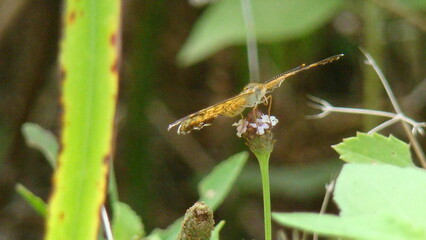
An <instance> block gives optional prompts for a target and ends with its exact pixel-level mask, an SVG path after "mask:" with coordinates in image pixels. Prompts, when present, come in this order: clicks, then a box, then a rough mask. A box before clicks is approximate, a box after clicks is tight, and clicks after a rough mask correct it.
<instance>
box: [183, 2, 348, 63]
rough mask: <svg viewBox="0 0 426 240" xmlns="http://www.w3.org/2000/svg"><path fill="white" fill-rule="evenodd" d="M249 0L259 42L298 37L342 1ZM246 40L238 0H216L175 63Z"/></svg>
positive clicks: (195, 59)
mask: <svg viewBox="0 0 426 240" xmlns="http://www.w3.org/2000/svg"><path fill="white" fill-rule="evenodd" d="M251 3H252V9H253V17H254V21H255V30H256V35H257V39H258V41H259V42H273V41H280V40H289V39H295V38H299V37H301V36H303V35H305V34H308V33H310V32H312V31H314V30H315V29H318V28H319V27H321V26H322V25H324V24H325V23H326V22H327V21H328V20H329V19H330V18H331V17H332V16H333V14H334V13H335V12H336V10H337V9H338V8H339V6H340V5H341V4H342V3H343V1H340V0H322V1H321V2H318V1H317V0H297V1H295V0H252V1H251ZM245 43H246V27H245V24H244V19H243V14H242V10H241V1H240V0H226V1H217V2H216V3H213V4H211V5H210V6H209V7H208V8H207V9H206V10H205V12H204V13H203V15H202V16H201V17H200V18H199V19H198V21H197V22H196V23H195V25H194V28H193V30H192V32H191V34H190V36H189V38H188V40H187V41H186V43H185V44H184V46H183V47H182V49H181V51H180V52H179V54H178V62H179V63H180V64H181V65H191V64H194V63H196V62H198V61H201V60H203V59H204V58H206V57H208V56H210V55H212V54H213V53H215V52H217V51H218V50H221V49H223V48H225V47H228V46H232V45H236V44H245Z"/></svg>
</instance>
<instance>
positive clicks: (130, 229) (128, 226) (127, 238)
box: [112, 202, 145, 240]
mask: <svg viewBox="0 0 426 240" xmlns="http://www.w3.org/2000/svg"><path fill="white" fill-rule="evenodd" d="M112 208H113V211H114V215H113V221H112V232H113V235H114V239H116V240H132V239H134V240H136V239H141V238H143V237H144V236H145V231H144V229H143V224H142V220H141V218H140V217H139V216H138V215H137V214H136V213H135V212H134V211H133V210H132V209H131V208H130V206H128V205H127V204H125V203H123V202H115V203H114V205H113V206H112Z"/></svg>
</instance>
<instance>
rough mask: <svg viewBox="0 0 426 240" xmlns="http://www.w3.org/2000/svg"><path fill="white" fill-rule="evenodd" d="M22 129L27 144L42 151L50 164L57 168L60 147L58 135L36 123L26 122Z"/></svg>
mask: <svg viewBox="0 0 426 240" xmlns="http://www.w3.org/2000/svg"><path fill="white" fill-rule="evenodd" d="M21 131H22V134H23V135H24V138H25V141H26V142H27V145H28V146H30V147H33V148H35V149H37V150H39V151H40V152H42V153H43V155H44V156H45V157H46V159H47V161H48V162H49V163H50V165H51V166H52V167H53V168H55V165H56V159H57V156H58V149H59V146H58V141H57V140H56V137H55V136H54V135H53V134H52V133H51V132H49V131H47V130H45V129H43V128H42V127H40V126H39V125H37V124H35V123H24V125H23V126H22V128H21Z"/></svg>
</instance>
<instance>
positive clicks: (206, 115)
mask: <svg viewBox="0 0 426 240" xmlns="http://www.w3.org/2000/svg"><path fill="white" fill-rule="evenodd" d="M342 56H343V54H339V55H335V56H332V57H329V58H326V59H324V60H321V61H318V62H316V63H312V64H309V65H305V64H302V65H300V66H298V67H296V68H294V69H291V70H290V71H287V72H284V73H281V74H280V75H278V76H275V77H274V78H272V79H270V80H269V81H266V82H265V83H250V84H248V85H247V86H246V87H244V89H243V90H242V91H241V92H240V93H239V94H238V95H236V96H234V97H231V98H228V99H226V100H224V101H222V102H219V103H217V104H215V105H213V106H210V107H207V108H204V109H202V110H200V111H198V112H195V113H192V114H189V115H188V116H186V117H183V118H181V119H179V120H177V121H175V122H173V123H171V124H170V125H169V127H168V130H169V131H170V129H172V128H173V127H175V126H177V125H179V127H178V129H177V133H178V134H182V135H184V134H187V133H189V132H191V131H192V130H200V129H201V128H203V127H205V126H209V125H211V124H212V122H213V120H215V119H216V118H217V117H218V116H226V117H235V116H237V115H238V114H241V113H242V112H243V111H244V109H246V108H250V107H255V106H257V105H258V104H260V103H264V102H267V98H266V95H267V94H269V93H271V92H272V91H273V90H274V89H275V88H278V87H279V86H281V83H282V82H283V81H284V80H285V79H287V78H288V77H291V76H293V75H295V74H297V73H299V72H301V71H305V70H308V69H311V68H314V67H317V66H320V65H325V64H327V63H331V62H333V61H335V60H338V59H339V58H340V57H342Z"/></svg>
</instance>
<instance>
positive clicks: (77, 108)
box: [46, 0, 120, 240]
mask: <svg viewBox="0 0 426 240" xmlns="http://www.w3.org/2000/svg"><path fill="white" fill-rule="evenodd" d="M65 6H66V9H65V12H64V17H63V23H64V31H63V36H64V39H63V40H62V43H61V56H60V65H61V78H62V79H61V80H62V84H63V86H62V96H61V103H62V107H63V116H62V133H61V141H60V142H61V151H60V153H59V159H58V166H57V170H56V171H55V173H54V178H53V185H54V189H53V192H52V195H51V197H50V202H49V213H48V219H47V228H46V239H73V240H78V239H96V236H97V234H98V228H99V226H100V212H101V208H102V205H103V203H104V200H105V193H106V188H107V174H108V169H109V163H110V161H109V160H110V158H111V156H112V147H111V145H112V142H113V125H114V114H115V108H116V101H117V99H116V98H117V88H118V62H119V61H118V56H119V55H118V51H119V39H118V36H119V13H120V1H119V0H107V1H101V0H87V1H72V0H68V1H66V2H65Z"/></svg>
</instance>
